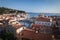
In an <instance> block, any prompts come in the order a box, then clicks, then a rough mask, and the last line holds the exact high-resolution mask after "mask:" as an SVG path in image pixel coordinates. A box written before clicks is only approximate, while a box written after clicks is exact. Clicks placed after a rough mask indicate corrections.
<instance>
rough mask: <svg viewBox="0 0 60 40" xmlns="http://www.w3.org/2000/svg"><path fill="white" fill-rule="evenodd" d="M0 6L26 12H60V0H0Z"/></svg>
mask: <svg viewBox="0 0 60 40" xmlns="http://www.w3.org/2000/svg"><path fill="white" fill-rule="evenodd" d="M0 7H7V8H12V9H17V10H23V11H26V12H36V13H60V0H0Z"/></svg>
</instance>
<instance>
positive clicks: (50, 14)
mask: <svg viewBox="0 0 60 40" xmlns="http://www.w3.org/2000/svg"><path fill="white" fill-rule="evenodd" d="M28 14H29V15H30V17H36V16H38V15H41V14H44V15H45V16H60V13H30V12H29V13H28Z"/></svg>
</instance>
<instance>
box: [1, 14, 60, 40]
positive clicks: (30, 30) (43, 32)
mask: <svg viewBox="0 0 60 40" xmlns="http://www.w3.org/2000/svg"><path fill="white" fill-rule="evenodd" d="M59 23H60V16H59V17H58V16H45V15H40V16H37V17H34V18H30V17H29V15H28V14H24V13H21V14H3V15H0V26H1V27H2V25H3V26H4V25H5V26H6V25H7V27H6V31H9V32H13V33H14V35H15V36H16V37H17V39H18V40H55V37H54V35H53V32H54V30H53V27H59V28H60V25H59ZM26 25H29V26H28V27H27V26H26ZM1 27H0V28H1ZM0 30H1V29H0Z"/></svg>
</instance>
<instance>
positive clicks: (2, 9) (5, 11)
mask: <svg viewBox="0 0 60 40" xmlns="http://www.w3.org/2000/svg"><path fill="white" fill-rule="evenodd" d="M15 12H17V13H25V11H22V10H16V9H11V8H6V7H0V14H8V13H15Z"/></svg>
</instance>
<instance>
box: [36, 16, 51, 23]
mask: <svg viewBox="0 0 60 40" xmlns="http://www.w3.org/2000/svg"><path fill="white" fill-rule="evenodd" d="M36 21H44V22H50V19H49V18H46V17H38V18H36Z"/></svg>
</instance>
